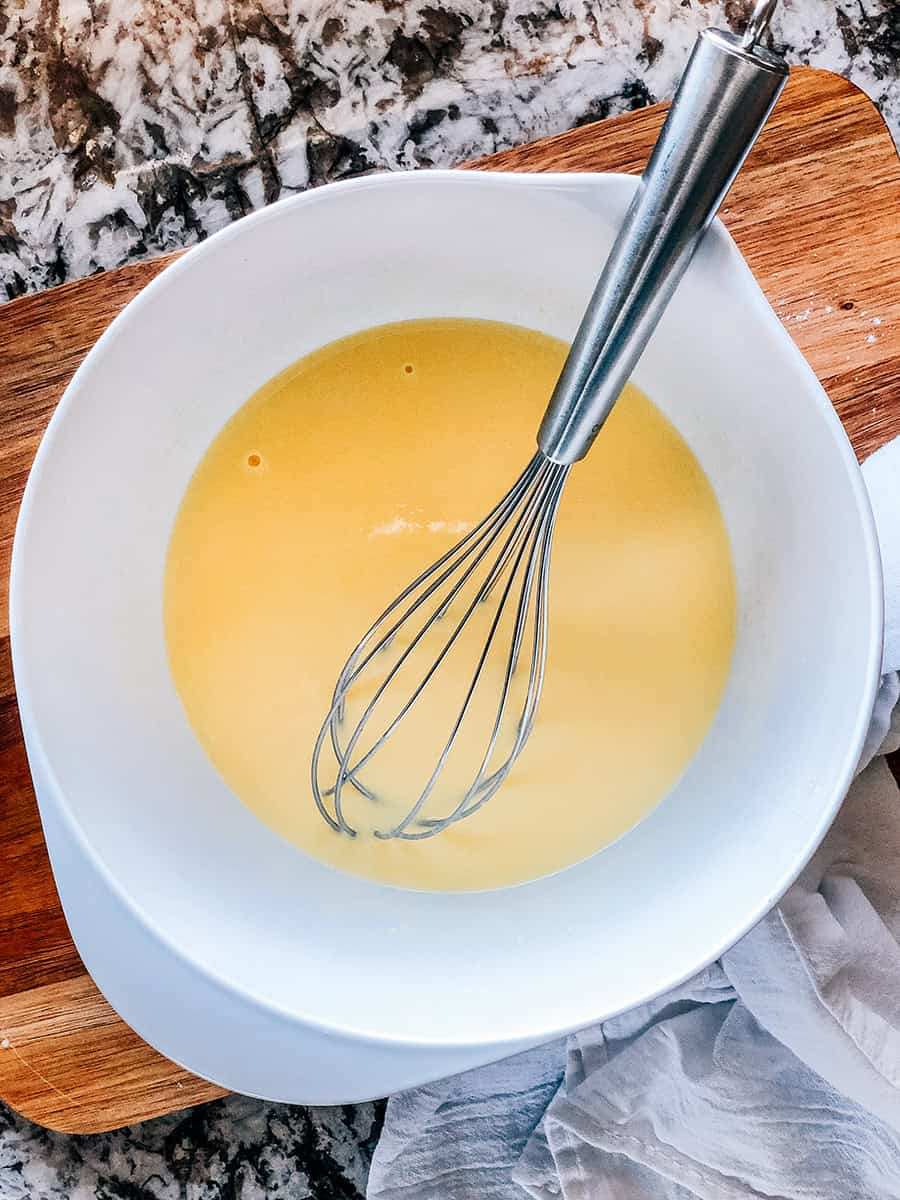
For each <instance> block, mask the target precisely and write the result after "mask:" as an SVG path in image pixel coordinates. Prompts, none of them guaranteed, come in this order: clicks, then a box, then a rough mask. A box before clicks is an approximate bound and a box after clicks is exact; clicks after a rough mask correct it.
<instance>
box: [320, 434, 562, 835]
mask: <svg viewBox="0 0 900 1200" xmlns="http://www.w3.org/2000/svg"><path fill="white" fill-rule="evenodd" d="M568 473H569V467H568V466H566V465H563V464H559V463H555V462H552V461H550V460H549V459H548V458H546V457H545V456H544V455H543V454H541V453H537V454H536V455H535V456H534V458H533V459H532V460H531V462H529V464H528V466H527V467H526V468H525V470H524V471H523V472H522V474H521V475H520V476H519V478H518V479H517V480H516V482H515V483H514V484H513V486H512V487H511V488H510V490H509V491H508V492H507V493H506V495H505V496H504V497H503V499H502V500H500V502H499V503H498V504H497V505H496V506H495V507H494V508H493V509H492V510H491V512H490V513H488V515H487V516H486V517H485V518H484V520H482V521H481V522H480V523H479V524H478V525H476V526H475V528H474V529H472V530H471V531H470V532H469V533H467V534H466V535H465V536H464V537H463V538H461V539H460V541H459V542H457V543H456V545H455V546H453V547H452V548H451V549H450V550H448V551H447V552H446V554H444V555H442V556H441V557H440V558H438V559H437V561H436V562H434V563H432V565H431V566H430V567H428V568H427V570H425V571H423V572H422V574H421V575H419V576H418V577H417V578H416V579H414V580H413V582H412V583H410V584H409V585H408V586H407V587H406V588H404V590H403V591H402V592H401V593H400V594H399V595H398V596H397V597H396V598H395V599H394V600H393V601H392V602H391V603H390V604H389V605H388V607H387V608H386V609H385V610H384V612H383V613H382V614H381V616H380V617H378V619H377V620H376V621H375V622H374V624H373V625H372V626H371V627H370V628H369V630H368V631H367V632H366V634H365V636H364V637H363V638H362V640H361V641H360V642H359V643H358V645H357V646H356V647H355V649H354V650H353V652H352V654H351V655H350V657H349V658H348V659H347V661H346V663H345V664H344V667H343V669H342V670H341V672H340V675H339V676H338V680H337V684H336V685H335V689H334V694H333V696H332V702H331V707H330V709H329V711H328V714H327V716H326V718H325V720H324V722H323V724H322V728H321V730H320V732H319V736H318V738H317V740H316V744H315V749H314V751H313V758H312V771H311V780H312V789H313V796H314V798H315V801H316V805H317V806H318V809H319V812H320V813H321V815H322V816H323V817H324V819H325V820H326V821H327V822H328V824H329V825H330V826H331V827H332V829H334V830H336V831H338V832H342V833H347V834H355V833H356V829H355V828H354V827H353V826H352V825H351V824H350V822H349V821H348V819H347V817H346V815H345V812H344V804H343V800H344V791H345V788H346V787H347V785H349V786H350V788H351V789H352V790H353V791H355V792H356V793H357V794H358V795H360V796H363V797H365V798H366V799H367V800H369V801H372V802H375V803H377V802H378V801H379V799H381V797H379V795H378V793H377V792H376V791H375V790H374V789H373V788H372V787H370V786H369V785H368V784H367V783H366V782H365V777H364V772H365V769H366V767H367V766H369V765H370V764H371V763H372V760H373V759H374V758H375V756H376V755H377V754H378V753H379V751H380V750H381V749H382V748H383V747H384V746H385V744H386V742H387V740H388V738H390V737H391V736H392V735H394V734H395V733H396V732H397V730H398V728H399V726H400V725H401V723H402V722H403V721H404V720H405V719H406V718H407V717H408V716H409V715H410V713H412V712H413V710H414V708H415V706H416V705H417V703H418V702H419V701H420V699H421V697H422V696H423V694H424V693H425V691H426V688H428V686H429V684H431V683H432V681H433V680H434V678H435V676H436V674H437V673H438V672H439V670H440V668H441V666H442V665H443V663H444V662H445V660H446V658H447V656H448V655H449V654H450V652H451V651H452V649H453V648H454V646H456V645H457V644H458V642H459V639H460V638H461V636H462V635H463V631H464V630H465V629H466V627H467V626H468V624H469V622H470V621H471V620H472V618H473V615H474V614H475V612H476V609H479V608H481V607H483V606H486V605H488V604H489V603H490V602H491V601H493V609H492V610H491V611H490V615H489V620H488V629H487V633H486V636H485V640H484V644H483V646H482V648H481V651H480V654H479V655H478V656H477V659H476V661H475V667H474V670H473V673H472V676H471V679H470V681H469V683H468V686H467V688H466V690H465V694H464V696H463V699H462V703H461V705H460V707H459V710H458V712H457V713H456V716H455V719H454V720H453V721H452V723H451V724H450V732H449V736H447V738H446V741H445V742H444V744H443V746H442V748H441V749H440V751H439V753H438V755H437V758H436V761H435V765H434V768H433V770H432V771H431V773H430V775H429V777H428V779H427V780H426V782H425V784H424V786H423V787H422V789H421V791H420V792H419V795H418V797H417V798H416V799H415V801H414V803H413V804H412V805H411V806H410V808H409V809H408V811H407V812H406V813H405V815H404V816H403V817H402V819H401V820H399V821H397V822H394V823H393V824H391V825H389V826H388V827H387V828H385V829H376V830H375V835H376V836H377V837H381V838H406V839H410V840H418V839H421V838H427V837H433V836H434V835H435V834H437V833H440V832H441V830H443V829H446V828H447V826H448V825H451V824H453V822H455V821H459V820H462V819H463V818H464V817H467V816H470V815H471V814H472V813H473V812H475V811H476V810H477V809H478V808H480V807H481V806H482V805H483V804H484V803H485V802H486V801H487V800H489V799H490V797H491V796H493V794H494V793H495V792H496V790H497V789H498V788H499V787H500V785H501V784H502V783H503V781H504V779H506V777H507V775H508V774H509V772H510V769H511V768H512V765H513V763H514V762H515V760H516V759H517V758H518V756H519V755H520V754H521V752H522V749H523V747H524V745H525V743H526V741H527V740H528V736H529V734H530V733H531V730H532V728H533V726H534V718H535V715H536V712H537V706H538V701H539V700H540V695H541V688H542V686H543V682H544V672H545V667H546V660H547V613H548V604H547V600H548V591H549V580H550V550H551V545H552V539H553V529H554V525H555V523H556V514H557V511H558V508H559V501H560V496H561V494H562V488H563V484H564V483H565V480H566V477H567V475H568ZM516 589H517V590H516ZM467 591H468V592H471V595H467ZM464 595H465V596H466V599H465V602H464V603H463V605H462V613H461V615H460V616H459V617H458V618H456V619H454V620H452V621H451V622H450V626H449V630H445V629H444V628H443V627H439V623H440V622H442V620H443V618H445V617H446V616H447V615H448V614H450V613H451V612H452V610H453V609H454V605H455V602H457V601H458V600H459V599H460V597H463V596H464ZM511 598H514V599H513V602H512V606H511V605H510V600H511ZM513 610H514V611H513ZM506 613H510V614H512V620H513V625H512V632H511V635H510V636H509V639H508V641H506V640H504V641H503V646H504V647H505V649H504V648H503V647H501V645H500V642H501V639H500V638H499V637H498V631H499V629H500V627H501V622H502V619H503V617H504V614H506ZM405 631H410V632H411V634H412V635H411V637H410V638H409V641H408V643H407V644H404V642H403V637H402V634H403V633H404V632H405ZM529 633H530V636H528V637H527V639H526V635H528V634H529ZM434 638H437V639H438V641H437V642H436V643H433V642H432V641H431V640H430V639H434ZM526 640H527V642H528V644H529V646H530V657H529V661H528V674H527V685H526V687H525V690H524V697H523V699H522V702H521V707H520V708H519V709H518V710H517V715H516V718H515V725H514V729H515V733H514V737H513V739H512V746H511V748H510V749H509V750H508V752H507V753H506V754H505V757H503V756H502V755H501V754H498V747H499V745H500V743H501V735H502V732H503V730H504V727H505V726H506V724H507V720H508V717H509V711H508V710H509V707H510V702H511V696H512V692H513V681H514V678H515V676H516V674H517V672H518V670H519V667H520V657H521V654H522V650H523V643H525V642H526ZM426 641H427V642H428V645H429V648H431V653H430V656H429V657H428V660H427V661H428V663H429V665H428V666H427V669H426V670H425V671H424V672H423V673H422V674H421V676H420V677H419V679H418V682H417V683H416V684H415V686H414V687H413V688H412V690H411V692H410V693H409V695H408V698H407V699H406V700H405V701H404V702H403V704H402V705H401V706H400V708H399V710H398V711H396V712H395V713H394V715H393V716H391V717H390V718H389V719H386V718H385V716H384V713H385V710H388V709H389V708H390V706H389V703H388V699H387V697H388V695H389V693H390V689H391V685H392V684H393V683H394V682H395V680H396V679H397V677H398V675H399V673H400V672H401V671H402V669H403V668H404V667H405V666H406V665H407V664H411V663H412V662H413V660H414V658H415V657H416V655H417V654H418V653H420V652H422V650H423V648H424V646H425V643H426ZM398 644H399V649H398V650H397V652H396V653H395V656H394V657H393V659H392V660H391V663H390V666H389V669H388V671H387V673H386V675H385V676H384V678H383V679H381V680H380V682H379V683H378V686H377V687H376V689H375V692H374V695H373V696H372V698H371V699H370V700H369V701H368V703H367V704H366V706H365V708H364V709H363V711H362V714H361V715H360V716H359V718H358V720H356V722H355V723H354V724H352V725H351V724H350V723H349V722H348V721H347V720H346V717H347V706H348V699H349V697H350V694H351V692H352V691H353V689H354V688H356V687H358V686H359V684H360V682H361V681H363V680H364V678H365V676H366V673H367V672H368V671H370V670H373V669H374V670H377V668H378V667H379V666H381V665H382V661H383V657H382V656H383V655H385V654H386V653H389V652H390V651H391V649H392V647H394V646H398ZM503 653H505V663H504V666H503V670H502V682H501V683H500V687H499V694H498V698H497V704H496V709H495V713H494V718H493V723H492V726H491V728H490V733H489V736H488V737H487V742H486V746H485V749H484V751H483V756H482V758H481V761H480V764H479V766H478V768H477V770H475V772H474V778H473V779H472V782H471V783H470V784H469V785H468V786H467V787H465V788H463V789H462V790H461V795H459V796H458V798H457V799H456V801H455V803H454V804H452V806H451V807H450V810H449V812H446V813H445V814H443V815H441V816H440V817H435V816H432V815H429V809H428V803H429V800H430V799H431V798H432V797H433V796H434V793H435V788H436V785H437V783H438V780H439V778H440V776H441V774H442V772H443V771H444V768H445V767H446V765H447V761H448V759H449V757H450V755H451V753H452V751H453V749H454V747H455V746H457V744H458V742H459V738H460V733H461V731H462V730H463V726H464V724H465V722H466V718H467V716H469V715H470V714H471V711H472V702H473V698H474V696H475V693H476V690H477V689H478V687H479V684H481V683H483V682H484V681H485V679H486V677H487V676H488V675H490V676H492V677H493V675H495V674H497V672H490V670H489V667H490V664H491V660H492V657H493V656H494V655H495V654H503ZM379 675H380V672H379ZM379 714H380V715H381V718H382V720H381V724H382V725H383V726H384V728H383V729H382V730H381V732H380V733H378V734H377V736H376V737H375V740H374V741H373V742H372V744H371V745H370V746H368V748H367V749H365V750H361V749H360V744H361V740H362V738H363V735H364V733H365V732H366V731H367V730H368V728H369V726H370V724H372V723H373V722H374V723H375V724H376V725H378V723H379V722H378V717H379ZM326 747H328V749H329V751H330V754H331V756H332V758H333V769H334V782H333V783H332V784H331V785H330V786H329V787H327V788H323V787H322V786H321V782H320V775H321V773H322V769H323V765H324V764H323V763H322V754H323V751H325V750H326ZM496 759H499V760H500V761H496V762H495V760H496ZM329 777H330V776H329Z"/></svg>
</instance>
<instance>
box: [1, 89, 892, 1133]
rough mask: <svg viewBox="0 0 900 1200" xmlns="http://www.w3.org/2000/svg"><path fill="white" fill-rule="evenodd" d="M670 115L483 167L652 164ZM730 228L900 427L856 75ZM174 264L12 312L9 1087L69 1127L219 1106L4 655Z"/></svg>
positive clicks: (799, 120)
mask: <svg viewBox="0 0 900 1200" xmlns="http://www.w3.org/2000/svg"><path fill="white" fill-rule="evenodd" d="M663 115H664V109H663V108H662V107H661V106H656V107H654V108H650V109H645V110H642V111H641V112H636V113H630V114H628V115H627V116H624V117H619V118H616V119H614V120H611V121H607V122H603V123H602V124H598V125H591V126H586V127H584V128H581V129H577V130H574V131H573V132H571V133H567V134H564V135H562V136H561V137H557V138H552V139H548V140H546V141H544V142H538V143H534V144H532V145H529V146H523V147H521V148H519V149H516V150H510V151H508V152H506V153H503V154H500V155H497V156H495V157H493V158H491V159H488V160H484V161H483V162H481V163H477V164H471V165H472V166H476V167H490V168H492V169H495V170H507V171H509V170H518V171H575V170H577V171H628V172H637V171H639V170H641V168H642V166H643V164H644V162H645V161H646V157H647V154H648V152H649V150H650V147H651V146H652V143H653V141H654V139H655V137H656V134H657V132H658V129H659V126H660V124H661V122H662V119H663ZM723 218H724V220H725V223H726V224H727V225H728V227H729V229H730V230H731V232H732V234H733V235H734V237H735V238H736V240H737V242H738V245H739V246H740V248H741V250H742V251H743V253H744V255H745V256H746V258H747V260H748V261H749V263H750V266H751V267H752V269H753V271H754V272H755V274H756V277H757V279H758V280H759V281H760V283H761V284H762V286H763V288H764V290H765V292H766V294H767V296H768V297H769V300H770V302H771V303H772V305H773V307H774V308H775V311H776V312H777V313H778V315H779V316H780V317H781V319H782V321H783V322H784V324H785V325H786V327H787V329H788V330H789V332H790V333H791V335H792V336H793V338H794V339H795V341H796V343H797V345H798V346H799V347H800V349H801V350H802V351H803V353H804V354H805V355H806V357H807V358H808V360H809V361H810V363H811V364H812V366H813V367H814V369H815V370H816V372H817V374H818V376H819V378H820V379H821V380H822V382H823V384H824V385H825V388H826V390H827V391H828V393H829V395H830V397H831V399H832V401H833V402H834V404H835V406H836V408H837V410H838V412H839V414H840V416H841V419H842V421H843V422H844V425H845V427H846V429H847V431H848V433H849V435H850V437H851V439H852V441H853V445H854V446H855V448H856V451H857V454H858V455H859V457H860V458H864V457H865V456H866V455H867V454H869V453H871V451H873V450H875V449H876V448H877V447H878V446H880V445H882V444H883V443H884V442H885V441H887V440H888V439H889V438H890V437H892V436H893V435H895V434H897V433H900V287H898V284H897V280H898V279H900V236H898V230H900V163H898V159H897V155H896V152H895V150H894V147H893V143H892V141H891V138H890V135H889V134H888V132H887V129H886V128H885V126H884V124H883V122H882V120H881V118H880V116H879V115H878V113H877V111H876V110H875V108H874V107H873V106H872V104H871V103H870V102H869V101H868V100H867V99H866V98H865V97H864V96H863V95H862V93H861V92H859V91H858V90H857V89H856V88H854V87H853V86H852V85H851V84H849V83H847V82H846V81H844V80H842V79H840V78H838V77H836V76H834V75H829V74H827V73H824V72H818V71H812V70H808V69H801V70H797V71H795V72H794V74H793V75H792V78H791V81H790V83H789V85H788V87H787V89H786V91H785V94H784V96H783V98H782V100H781V101H780V103H779V105H778V108H777V110H776V112H775V114H774V115H773V117H772V120H771V122H770V124H769V126H768V127H767V129H766V131H765V133H764V134H763V136H762V138H761V139H760V142H759V144H758V146H757V148H756V149H755V150H754V152H753V154H752V155H751V158H750V159H749V160H748V163H747V166H746V167H745V169H744V172H743V173H742V175H741V176H740V178H739V179H738V181H737V183H736V184H735V186H734V188H733V190H732V192H731V195H730V196H729V197H728V199H727V201H726V204H725V207H724V211H723ZM173 257H174V256H172V255H169V256H167V257H165V258H159V259H156V260H154V261H151V262H146V263H141V264H139V265H136V266H131V267H126V268H124V269H122V270H118V271H113V272H110V273H108V274H105V275H99V276H94V277H93V278H91V279H88V280H84V281H81V282H78V283H72V284H68V285H66V286H64V287H60V288H55V289H53V290H51V291H47V292H44V293H41V294H39V295H36V296H30V297H25V298H23V299H21V300H16V301H14V302H13V303H11V304H8V305H6V306H5V307H3V308H0V1096H3V1097H4V1098H5V1099H6V1100H7V1101H8V1103H9V1104H11V1105H12V1106H13V1107H15V1108H16V1109H18V1110H19V1111H20V1112H23V1113H25V1114H26V1115H28V1116H29V1117H31V1118H32V1119H34V1120H35V1121H38V1122H40V1123H42V1124H45V1125H48V1126H50V1127H52V1128H54V1129H60V1130H65V1131H70V1132H92V1131H97V1130H102V1129H110V1128H114V1127H116V1126H119V1125H123V1124H127V1123H130V1122H133V1121H138V1120H142V1119H144V1118H147V1117H151V1116H155V1115H159V1114H161V1113H165V1112H169V1111H172V1110H173V1109H176V1108H181V1107H185V1106H187V1105H189V1104H192V1103H196V1102H198V1101H201V1100H207V1099H211V1098H212V1097H214V1096H217V1095H221V1094H222V1093H221V1091H220V1089H218V1088H216V1087H214V1086H212V1085H211V1084H208V1083H205V1082H203V1081H202V1080H199V1079H196V1078H195V1077H193V1076H191V1075H189V1074H188V1073H187V1072H185V1071H182V1070H181V1069H180V1068H178V1067H175V1066H174V1065H173V1064H171V1063H169V1062H167V1061H166V1060H165V1059H163V1058H162V1057H161V1056H160V1055H158V1054H157V1053H156V1052H155V1051H153V1050H151V1049H150V1047H149V1046H147V1045H145V1044H144V1043H143V1042H142V1041H141V1040H140V1039H139V1038H138V1037H137V1035H136V1034H134V1033H133V1032H132V1031H131V1030H130V1029H129V1028H128V1027H127V1026H126V1025H125V1024H124V1023H123V1022H122V1021H121V1020H120V1019H119V1018H118V1017H117V1016H116V1015H115V1013H113V1011H112V1010H111V1009H110V1007H109V1006H108V1005H107V1004H106V1002H105V1001H104V1000H103V998H102V997H101V996H100V994H99V993H98V992H97V990H96V988H95V987H94V985H93V984H92V983H91V981H90V979H89V978H88V976H87V974H86V973H85V971H84V967H83V966H82V964H81V962H80V960H79V958H78V955H77V953H76V951H75V948H74V946H73V945H72V942H71V939H70V937H69V935H68V931H67V929H66V923H65V920H64V918H63V915H62V911H61V909H60V907H59V902H58V899H57V896H56V891H55V889H54V885H53V880H52V877H51V873H50V867H49V863H48V860H47V854H46V850H45V847H44V842H43V838H42V835H41V827H40V821H39V818H38V814H37V809H36V807H35V802H34V797H33V794H32V791H31V784H30V779H29V775H28V768H27V764H26V761H25V751H24V747H23V745H22V738H21V732H20V729H19V722H18V714H17V710H16V702H15V694H14V690H13V680H12V671H11V667H10V654H9V627H8V617H7V586H8V585H7V581H8V575H9V555H10V549H11V546H12V537H13V529H14V524H15V518H16V511H17V508H18V504H19V500H20V498H21V494H22V489H23V487H24V485H25V480H26V476H27V473H28V470H29V467H30V464H31V461H32V459H33V457H34V453H35V450H36V449H37V445H38V441H39V440H40V437H41V434H42V433H43V430H44V428H45V426H46V424H47V421H48V419H49V417H50V414H51V413H52V411H53V408H54V406H55V404H56V403H57V401H58V399H59V397H60V395H61V393H62V390H63V388H64V387H65V385H66V383H67V382H68V380H69V378H70V377H71V375H72V372H73V371H74V369H75V368H76V367H77V365H78V363H79V362H80V361H81V359H82V358H83V356H84V354H85V353H86V351H87V350H88V349H89V347H90V346H91V345H92V344H93V342H94V341H95V340H96V339H97V337H98V336H99V334H100V333H101V332H102V331H103V329H104V328H105V327H106V325H107V324H108V323H109V321H110V320H111V319H112V318H113V317H114V316H115V314H116V313H117V312H118V311H119V310H120V309H121V308H122V306H123V305H124V304H126V303H127V302H128V300H130V299H131V297H132V296H134V295H135V293H136V292H138V291H139V290H140V289H141V288H142V287H143V286H144V285H145V284H146V283H148V282H149V281H150V280H151V279H152V278H153V277H154V276H155V275H157V274H159V272H160V271H161V270H163V269H164V267H165V266H166V264H167V263H168V262H169V261H171V259H172V258H173Z"/></svg>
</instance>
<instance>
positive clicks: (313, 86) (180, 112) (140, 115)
mask: <svg viewBox="0 0 900 1200" xmlns="http://www.w3.org/2000/svg"><path fill="white" fill-rule="evenodd" d="M748 4H749V0H3V2H2V3H0V295H2V294H3V293H5V294H6V295H8V296H15V295H18V294H20V293H21V292H24V291H29V290H34V289H37V288H42V287H46V286H48V285H50V284H54V283H59V282H61V281H63V280H66V279H71V278H76V277H78V276H81V275H86V274H89V273H91V272H94V271H97V270H100V269H103V268H107V267H112V266H117V265H119V264H121V263H124V262H127V261H129V260H132V259H135V258H137V257H140V256H142V255H147V254H155V253H158V252H160V251H162V250H168V249H171V248H173V247H176V246H182V245H185V244H189V243H191V242H194V241H197V240H198V239H200V238H203V237H205V236H207V235H208V234H209V233H211V232H213V231H214V230H216V229H218V228H220V227H221V226H222V225H224V224H226V223H227V222H228V221H230V220H233V219H234V218H235V217H239V216H241V215H242V214H244V213H246V212H248V211H249V210H250V209H252V208H255V207H257V206H259V205H261V204H264V203H266V202H267V201H270V200H273V199H275V198H276V197H277V196H282V195H286V194H289V193H291V192H294V191H297V190H299V189H302V188H305V187H308V186H310V185H313V184H317V183H321V182H323V181H325V180H330V179H339V178H342V177H345V176H347V175H352V174H355V173H358V172H361V171H367V170H372V169H376V168H384V167H389V168H403V167H415V166H429V165H448V164H451V163H455V162H458V161H460V160H461V159H464V158H469V157H473V156H476V155H479V154H483V153H486V152H488V151H491V150H496V149H499V148H502V147H505V146H509V145H511V144H513V143H516V142H522V141H525V140H528V139H531V138H535V137H539V136H541V135H543V134H548V133H553V132H556V131H559V130H562V129H565V128H567V127H569V126H572V125H574V124H578V123H580V122H584V121H589V120H593V119H596V118H598V117H603V116H607V115H609V114H611V113H615V112H619V111H621V110H623V109H627V108H633V107H637V106H639V105H642V104H646V103H648V102H649V101H651V100H654V99H656V98H659V97H666V96H668V95H670V94H671V92H672V90H673V86H674V81H675V79H676V76H677V74H678V72H679V70H680V68H681V66H682V65H683V63H684V60H685V56H686V53H687V50H688V47H689V45H690V44H691V42H692V40H693V37H694V35H695V33H696V32H697V30H698V29H699V28H701V27H702V26H703V25H706V24H709V23H714V22H723V23H731V24H734V23H735V22H737V21H740V19H741V17H742V13H743V12H744V11H745V10H746V8H747V6H748ZM775 37H776V40H777V41H779V42H781V43H782V44H784V45H785V46H786V47H787V48H788V51H789V54H790V57H791V59H792V60H793V61H794V62H804V63H812V64H814V65H817V66H822V67H827V68H830V69H831V70H834V71H840V72H843V73H844V74H847V75H849V76H850V77H851V78H853V79H854V80H856V81H857V82H858V83H859V84H860V85H861V86H862V87H863V88H864V89H865V90H866V91H867V92H869V94H870V95H871V96H872V97H873V98H874V99H875V100H876V101H877V102H878V103H879V104H880V105H881V106H882V109H883V111H884V112H885V115H886V116H887V118H888V120H889V121H890V122H891V124H892V128H893V129H894V131H895V133H896V132H897V130H898V129H900V84H898V72H897V68H898V61H900V3H898V0H841V3H839V4H835V3H834V0H783V4H782V11H781V13H780V14H779V16H778V17H777V18H776V23H775Z"/></svg>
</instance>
